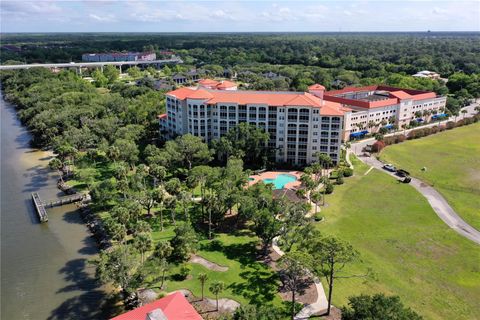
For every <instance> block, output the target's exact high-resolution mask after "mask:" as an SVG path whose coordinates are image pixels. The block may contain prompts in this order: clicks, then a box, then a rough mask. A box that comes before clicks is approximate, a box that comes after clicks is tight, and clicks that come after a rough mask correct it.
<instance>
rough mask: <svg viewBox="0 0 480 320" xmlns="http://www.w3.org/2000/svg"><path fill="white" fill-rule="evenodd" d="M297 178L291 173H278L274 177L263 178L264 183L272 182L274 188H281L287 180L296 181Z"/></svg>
mask: <svg viewBox="0 0 480 320" xmlns="http://www.w3.org/2000/svg"><path fill="white" fill-rule="evenodd" d="M296 180H297V178H296V177H295V176H292V175H291V174H284V173H282V174H279V175H277V176H276V177H275V179H263V182H265V183H272V184H273V186H274V189H283V188H284V187H285V185H286V184H287V183H289V182H293V181H296Z"/></svg>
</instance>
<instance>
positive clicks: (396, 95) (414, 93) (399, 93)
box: [325, 85, 437, 109]
mask: <svg viewBox="0 0 480 320" xmlns="http://www.w3.org/2000/svg"><path fill="white" fill-rule="evenodd" d="M376 90H381V91H388V93H389V96H390V98H388V99H383V100H377V101H365V100H359V99H351V98H344V97H339V95H343V94H345V93H350V92H362V91H376ZM436 96H437V94H436V93H435V92H429V91H421V90H414V89H400V88H395V87H389V86H384V85H372V86H366V87H347V88H344V89H341V90H331V91H327V92H325V100H328V101H334V102H338V103H341V104H344V105H351V106H357V107H360V108H367V109H372V108H380V107H385V106H389V105H392V104H397V103H399V101H400V100H404V99H412V100H424V99H433V98H435V97H436Z"/></svg>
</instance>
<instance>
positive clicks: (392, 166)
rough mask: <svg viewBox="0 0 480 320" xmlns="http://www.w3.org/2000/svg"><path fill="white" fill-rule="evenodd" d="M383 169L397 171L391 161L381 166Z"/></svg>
mask: <svg viewBox="0 0 480 320" xmlns="http://www.w3.org/2000/svg"><path fill="white" fill-rule="evenodd" d="M383 169H385V170H387V171H390V172H395V171H397V168H395V166H394V165H393V164H391V163H388V164H386V165H384V166H383Z"/></svg>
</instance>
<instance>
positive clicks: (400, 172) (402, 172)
mask: <svg viewBox="0 0 480 320" xmlns="http://www.w3.org/2000/svg"><path fill="white" fill-rule="evenodd" d="M396 174H397V176H399V177H402V178H405V177H407V176H409V175H410V172H408V171H405V170H403V169H398V170H397V173H396Z"/></svg>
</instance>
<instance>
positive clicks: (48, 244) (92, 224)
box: [1, 89, 115, 319]
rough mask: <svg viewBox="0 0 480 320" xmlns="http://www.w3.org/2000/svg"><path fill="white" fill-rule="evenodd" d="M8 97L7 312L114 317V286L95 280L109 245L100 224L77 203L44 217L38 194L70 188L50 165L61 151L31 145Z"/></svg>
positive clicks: (5, 167)
mask: <svg viewBox="0 0 480 320" xmlns="http://www.w3.org/2000/svg"><path fill="white" fill-rule="evenodd" d="M1 95H2V97H1V100H2V101H1V102H2V118H3V119H2V153H3V155H2V178H3V179H2V180H3V181H2V182H3V183H2V188H1V189H2V214H1V218H2V259H1V260H2V295H1V296H2V299H1V300H2V305H4V307H3V308H2V312H1V317H2V318H3V317H5V318H16V317H17V316H18V317H21V318H23V319H42V318H45V319H46V318H48V319H67V318H70V317H72V316H75V317H74V318H78V319H92V318H106V317H110V316H111V315H113V312H114V310H115V308H114V307H113V306H114V305H113V304H112V307H109V305H110V304H111V302H112V301H111V300H112V297H113V293H114V292H113V290H112V288H109V287H108V286H104V285H100V284H99V283H98V282H97V281H96V279H95V276H94V272H93V271H94V270H93V269H92V268H91V266H89V264H88V261H89V260H91V259H94V258H95V256H97V255H98V253H99V252H100V250H101V249H102V248H104V247H105V246H106V245H107V243H106V242H105V240H104V239H102V236H101V233H100V235H99V231H100V230H101V228H99V227H98V226H99V225H100V223H98V222H97V220H96V219H95V217H94V215H93V214H90V212H89V211H86V210H85V209H82V208H81V207H80V206H78V205H75V204H72V205H65V206H62V207H55V208H48V211H49V214H50V215H51V219H50V221H49V222H48V223H46V224H41V223H40V222H39V220H38V217H37V215H36V214H35V212H34V208H33V206H32V205H31V199H30V197H29V195H30V194H31V192H39V193H40V194H42V195H43V197H44V199H53V198H58V197H59V196H62V195H63V194H64V193H63V192H62V191H61V190H59V189H58V186H57V183H56V182H57V180H58V179H59V175H58V174H57V173H55V172H54V171H52V170H51V169H50V168H49V167H48V162H49V161H50V159H52V158H53V157H54V154H53V151H52V150H51V149H46V148H45V149H42V148H38V147H35V146H33V145H32V143H31V142H32V139H33V134H32V132H31V131H30V130H29V128H28V126H26V125H25V124H24V123H23V122H22V121H21V120H20V118H19V117H18V110H19V108H18V106H17V105H15V104H14V103H13V102H11V101H9V100H8V99H6V98H5V96H4V91H3V89H2V90H1ZM25 235H28V236H26V237H25ZM113 303H115V302H113ZM15 315H16V316H15Z"/></svg>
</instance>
